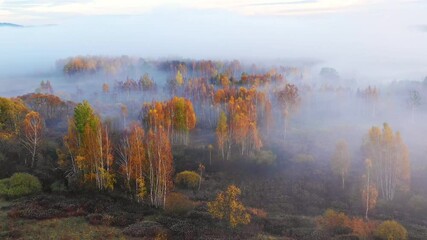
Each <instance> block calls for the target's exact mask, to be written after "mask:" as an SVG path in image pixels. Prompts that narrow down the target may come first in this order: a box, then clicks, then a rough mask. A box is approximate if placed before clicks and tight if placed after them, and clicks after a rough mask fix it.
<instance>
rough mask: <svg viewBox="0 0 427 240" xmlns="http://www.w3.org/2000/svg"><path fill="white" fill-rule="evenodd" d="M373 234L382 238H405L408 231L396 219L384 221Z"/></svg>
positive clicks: (395, 239)
mask: <svg viewBox="0 0 427 240" xmlns="http://www.w3.org/2000/svg"><path fill="white" fill-rule="evenodd" d="M375 236H376V237H377V238H379V239H383V240H407V239H408V232H407V231H406V229H405V228H404V227H403V226H402V225H401V224H400V223H398V222H396V221H385V222H383V223H381V224H380V225H379V226H378V228H377V229H376V230H375Z"/></svg>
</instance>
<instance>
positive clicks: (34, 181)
mask: <svg viewBox="0 0 427 240" xmlns="http://www.w3.org/2000/svg"><path fill="white" fill-rule="evenodd" d="M41 191H42V184H41V183H40V181H39V179H38V178H37V177H35V176H33V175H31V174H28V173H15V174H13V175H12V177H10V178H9V179H2V180H0V196H3V197H6V198H19V197H22V196H27V195H31V194H35V193H39V192H41Z"/></svg>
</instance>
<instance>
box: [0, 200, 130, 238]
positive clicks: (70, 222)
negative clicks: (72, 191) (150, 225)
mask: <svg viewBox="0 0 427 240" xmlns="http://www.w3.org/2000/svg"><path fill="white" fill-rule="evenodd" d="M10 205H11V203H10V202H7V201H5V200H2V199H0V239H16V238H19V239H46V240H48V239H55V240H56V239H64V240H65V239H66V240H73V239H126V237H125V236H124V235H123V234H122V232H121V230H120V229H118V228H115V227H109V226H93V225H90V224H88V223H87V222H86V220H85V219H84V218H83V217H71V218H61V219H49V220H42V221H37V220H25V219H16V220H12V219H9V218H8V217H7V210H4V209H3V208H4V207H8V206H10Z"/></svg>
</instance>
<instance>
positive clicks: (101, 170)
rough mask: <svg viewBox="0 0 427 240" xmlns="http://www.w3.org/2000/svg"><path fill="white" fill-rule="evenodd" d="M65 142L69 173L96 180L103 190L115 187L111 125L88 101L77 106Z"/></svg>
mask: <svg viewBox="0 0 427 240" xmlns="http://www.w3.org/2000/svg"><path fill="white" fill-rule="evenodd" d="M64 144H65V146H66V148H67V149H68V155H69V158H70V160H71V167H72V169H71V172H70V173H71V174H69V175H68V176H69V177H78V178H81V179H80V180H81V181H82V182H83V183H95V185H96V187H97V188H98V189H99V190H107V189H110V190H112V189H113V188H114V183H115V175H114V173H113V171H112V170H113V169H112V165H113V161H114V159H113V154H112V148H113V146H112V142H111V140H110V136H109V125H108V124H102V122H101V120H100V118H99V117H98V116H97V115H96V114H95V112H94V110H93V109H92V106H91V105H90V104H89V103H88V102H87V101H84V102H83V103H80V104H78V105H77V106H76V107H75V109H74V117H73V118H72V119H70V121H69V125H68V134H67V135H66V136H65V137H64Z"/></svg>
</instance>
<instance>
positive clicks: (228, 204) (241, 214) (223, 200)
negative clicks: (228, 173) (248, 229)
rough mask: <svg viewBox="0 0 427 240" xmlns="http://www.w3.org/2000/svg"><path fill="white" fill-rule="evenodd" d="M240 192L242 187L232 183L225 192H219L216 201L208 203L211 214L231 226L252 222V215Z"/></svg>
mask: <svg viewBox="0 0 427 240" xmlns="http://www.w3.org/2000/svg"><path fill="white" fill-rule="evenodd" d="M240 194H241V191H240V189H239V188H238V187H236V186H235V185H230V186H228V188H227V190H226V191H225V192H220V193H218V194H217V195H216V199H215V201H213V202H209V203H208V211H209V213H210V214H211V216H212V217H214V218H217V219H220V220H225V221H227V223H228V224H229V226H230V227H231V228H235V227H237V226H238V225H239V224H248V223H250V221H251V216H250V215H249V213H248V212H247V210H246V208H245V206H244V205H243V204H242V203H241V202H240V201H239V199H238V198H239V195H240Z"/></svg>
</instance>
